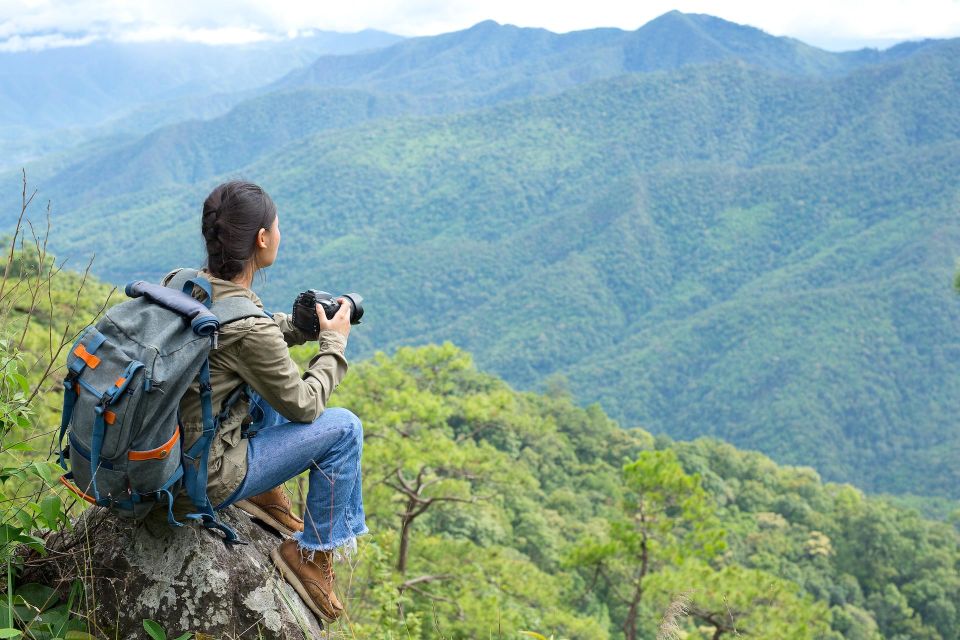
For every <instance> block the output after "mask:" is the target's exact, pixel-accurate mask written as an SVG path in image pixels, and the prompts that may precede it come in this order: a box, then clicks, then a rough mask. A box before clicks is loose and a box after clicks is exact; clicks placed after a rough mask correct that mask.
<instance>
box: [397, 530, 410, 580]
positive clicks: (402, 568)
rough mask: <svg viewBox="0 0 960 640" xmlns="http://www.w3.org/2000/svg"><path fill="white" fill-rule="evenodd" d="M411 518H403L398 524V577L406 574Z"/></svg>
mask: <svg viewBox="0 0 960 640" xmlns="http://www.w3.org/2000/svg"><path fill="white" fill-rule="evenodd" d="M411 524H413V518H404V519H403V521H402V522H401V524H400V552H399V554H398V557H397V571H399V572H400V575H405V574H406V573H407V551H408V549H409V548H410V525H411Z"/></svg>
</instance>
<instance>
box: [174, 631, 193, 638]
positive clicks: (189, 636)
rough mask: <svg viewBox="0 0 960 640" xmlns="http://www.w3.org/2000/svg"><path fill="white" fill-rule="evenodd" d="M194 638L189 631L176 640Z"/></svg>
mask: <svg viewBox="0 0 960 640" xmlns="http://www.w3.org/2000/svg"><path fill="white" fill-rule="evenodd" d="M192 637H193V634H192V633H190V632H189V631H187V632H186V633H185V634H183V635H182V636H177V637H176V638H174V640H190V638H192Z"/></svg>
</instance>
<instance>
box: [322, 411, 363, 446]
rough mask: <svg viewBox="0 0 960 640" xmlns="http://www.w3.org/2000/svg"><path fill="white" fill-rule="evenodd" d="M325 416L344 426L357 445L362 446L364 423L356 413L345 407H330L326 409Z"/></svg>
mask: <svg viewBox="0 0 960 640" xmlns="http://www.w3.org/2000/svg"><path fill="white" fill-rule="evenodd" d="M323 416H324V417H325V418H327V419H330V420H333V421H334V422H336V424H338V425H340V426H341V427H343V428H344V429H345V430H346V431H347V432H348V433H349V434H350V436H351V440H352V441H353V443H354V444H355V445H356V446H362V444H363V423H362V422H360V418H358V417H357V415H356V414H355V413H353V412H352V411H350V410H349V409H344V408H343V407H330V408H329V409H326V410H324V412H323Z"/></svg>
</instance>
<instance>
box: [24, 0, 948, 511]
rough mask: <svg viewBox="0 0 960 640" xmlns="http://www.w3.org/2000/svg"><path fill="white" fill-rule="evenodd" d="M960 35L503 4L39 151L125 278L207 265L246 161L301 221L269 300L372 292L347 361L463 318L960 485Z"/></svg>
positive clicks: (492, 354) (670, 398)
mask: <svg viewBox="0 0 960 640" xmlns="http://www.w3.org/2000/svg"><path fill="white" fill-rule="evenodd" d="M958 54H960V41H957V40H945V41H927V42H922V43H907V44H903V45H899V46H897V47H894V48H892V49H888V50H885V51H882V52H881V51H873V50H863V51H858V52H847V53H830V52H826V51H822V50H819V49H816V48H813V47H809V46H807V45H805V44H803V43H800V42H798V41H795V40H791V39H785V38H774V37H772V36H769V35H767V34H765V33H763V32H761V31H759V30H756V29H752V28H750V27H745V26H742V25H735V24H732V23H729V22H725V21H722V20H720V19H717V18H713V17H710V16H702V15H689V14H680V13H676V12H672V13H669V14H666V15H665V16H662V17H661V18H658V19H657V20H654V21H653V22H651V23H649V24H647V25H645V26H643V27H642V28H640V29H639V30H637V31H633V32H624V31H620V30H612V29H601V30H592V31H587V32H576V33H571V34H562V35H558V34H552V33H550V32H547V31H543V30H538V29H519V28H516V27H511V26H503V25H498V24H496V23H493V22H485V23H481V24H479V25H476V26H475V27H473V28H471V29H468V30H465V31H462V32H457V33H452V34H444V35H441V36H435V37H428V38H412V39H408V40H404V41H402V42H398V43H396V44H393V45H390V46H387V47H383V48H380V49H376V50H374V51H368V52H364V53H357V54H353V55H337V56H321V57H319V58H317V59H316V60H315V61H313V62H312V63H310V64H308V65H307V66H304V67H302V68H299V69H295V70H293V71H291V72H290V73H288V74H287V75H285V76H283V77H282V78H280V79H277V80H276V81H274V82H268V83H266V84H264V85H263V86H260V87H256V88H253V89H250V94H249V96H248V97H247V98H246V99H244V100H242V101H240V102H238V103H236V104H235V106H233V107H232V108H231V109H230V110H229V111H228V112H226V113H224V114H222V115H219V116H217V117H213V118H210V119H206V120H190V121H184V122H179V123H176V124H170V125H167V126H162V127H160V128H157V129H155V130H153V131H151V132H150V133H149V134H147V135H145V136H142V137H138V138H135V139H128V140H127V141H123V142H118V141H109V143H108V142H104V143H103V144H94V145H92V146H91V147H90V148H89V149H88V150H87V151H86V152H85V153H82V154H79V155H75V156H66V157H63V156H61V157H58V158H56V159H54V160H48V161H46V162H44V161H41V162H40V163H38V164H37V166H36V171H37V173H36V174H35V175H39V176H41V178H42V180H41V182H40V184H39V186H40V187H41V189H42V193H43V195H44V197H48V198H50V199H51V200H52V201H53V203H54V212H55V216H54V226H55V228H56V242H55V248H56V249H57V250H58V251H59V253H60V254H61V255H62V256H68V257H71V256H80V255H88V254H89V253H91V252H94V251H95V252H96V253H97V254H98V258H97V263H96V267H95V269H96V270H97V271H98V273H99V274H101V275H102V276H104V277H106V278H107V279H109V280H112V281H114V282H118V283H119V282H124V281H126V280H129V279H133V278H137V277H148V278H157V277H159V275H160V274H162V273H163V272H165V271H166V270H167V269H169V268H171V267H172V266H176V265H177V264H183V263H193V264H197V263H198V262H199V261H200V259H201V257H202V254H201V249H202V244H201V242H200V236H199V230H198V224H199V209H200V203H201V202H202V200H203V197H204V195H205V194H206V193H207V192H208V191H209V189H210V188H211V187H212V186H214V185H215V184H217V183H218V182H220V181H222V180H224V179H226V178H230V177H236V176H243V177H246V178H249V179H252V180H254V181H256V182H258V183H260V184H262V185H263V186H264V187H265V188H266V189H267V190H268V191H269V192H270V193H271V195H272V196H273V197H274V199H275V200H276V202H277V204H278V206H279V210H280V216H281V224H282V228H283V232H284V238H285V239H284V248H283V250H282V251H281V257H280V260H279V261H278V263H277V264H276V265H275V266H274V267H272V268H271V269H270V270H269V272H268V275H267V281H266V283H263V284H260V285H255V288H257V287H259V288H260V290H261V294H262V295H263V297H264V299H265V301H266V302H267V303H268V306H270V307H272V308H274V309H286V308H287V307H288V306H289V305H290V302H291V301H292V299H293V297H294V295H295V293H296V292H297V291H298V290H301V289H303V288H306V287H308V286H312V287H319V288H324V289H328V290H334V291H346V290H356V291H360V292H361V293H362V294H363V295H364V297H365V298H366V299H367V301H368V305H369V307H368V308H369V310H368V313H367V315H366V316H365V319H364V323H363V325H362V326H361V327H358V328H357V329H356V330H355V331H354V333H353V335H352V336H351V357H363V356H366V355H370V354H371V353H373V351H374V350H377V349H380V350H388V351H389V350H392V349H394V348H396V347H398V346H401V345H410V344H423V343H429V342H442V341H446V340H450V341H453V342H455V343H457V344H458V345H459V346H462V347H464V348H466V349H468V350H470V351H471V352H473V353H474V354H475V357H476V359H477V362H478V363H479V365H480V366H481V367H482V368H485V369H488V370H490V371H492V372H494V373H496V374H498V375H501V376H502V377H504V378H505V379H506V380H508V381H509V382H511V383H513V384H516V385H518V386H520V387H524V388H535V387H543V386H544V385H549V384H566V385H567V386H569V388H570V389H571V391H572V392H573V393H574V395H575V397H577V398H578V399H579V400H580V401H582V402H593V401H596V402H599V403H600V404H601V405H602V406H603V407H604V409H605V410H606V411H607V412H608V413H610V414H611V415H612V416H614V417H615V418H617V419H618V420H620V421H621V422H622V423H624V424H628V425H637V426H643V427H644V428H646V429H648V430H651V431H653V432H663V433H668V434H670V435H671V436H674V437H680V438H692V437H695V436H698V435H703V434H710V435H714V436H718V437H721V438H724V439H726V440H729V441H731V442H733V443H734V444H736V445H738V446H741V447H747V448H756V449H760V450H762V451H764V452H766V453H768V454H770V455H772V456H773V457H774V458H775V459H777V460H779V461H782V462H788V463H801V464H810V465H813V466H815V467H817V468H818V469H819V470H820V471H821V472H822V473H823V474H824V476H825V477H826V478H828V479H831V480H846V481H851V482H854V483H856V484H859V485H860V486H863V487H866V488H868V489H870V490H874V491H893V492H902V493H924V494H931V495H941V496H947V497H953V498H957V497H960V489H958V488H957V487H958V486H960V483H958V482H957V481H958V480H960V469H958V468H957V465H956V460H957V456H958V454H960V427H958V426H957V421H956V418H955V417H956V416H957V415H958V413H960V393H958V391H960V378H958V376H957V375H956V373H955V372H954V370H953V368H952V367H953V365H954V364H955V362H956V359H957V356H958V355H960V341H958V340H957V338H956V337H955V336H957V335H958V333H960V321H958V319H957V313H956V311H957V307H956V301H955V300H954V298H953V294H952V293H951V290H950V280H951V274H952V270H953V257H954V255H955V254H956V249H955V248H956V247H958V246H960V226H958V225H957V223H956V218H957V215H956V214H957V209H958V205H960V189H958V185H957V183H956V180H955V175H956V171H957V169H958V168H960V115H958V113H957V110H956V108H955V105H956V104H957V98H958V97H960V55H958ZM13 179H14V178H13V177H12V176H10V177H8V179H7V183H8V184H14V182H13ZM191 238H192V239H193V240H190V239H191Z"/></svg>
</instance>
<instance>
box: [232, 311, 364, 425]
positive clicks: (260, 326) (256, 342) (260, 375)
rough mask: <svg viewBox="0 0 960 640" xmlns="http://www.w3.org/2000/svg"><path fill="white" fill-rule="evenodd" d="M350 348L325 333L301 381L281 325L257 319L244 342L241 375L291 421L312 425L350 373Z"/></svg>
mask: <svg viewBox="0 0 960 640" xmlns="http://www.w3.org/2000/svg"><path fill="white" fill-rule="evenodd" d="M346 346H347V340H346V338H344V337H343V336H342V335H340V334H339V333H337V332H335V331H321V332H320V336H319V347H320V349H319V353H317V355H315V356H314V357H313V359H311V360H310V365H309V366H308V367H307V370H306V371H304V372H303V376H302V377H301V376H300V370H299V369H298V368H297V363H295V362H294V361H293V359H292V358H291V357H290V352H289V351H288V350H287V343H286V340H285V336H284V334H283V332H282V331H281V327H280V325H278V324H277V323H275V322H272V321H270V320H267V319H265V318H264V319H257V321H256V323H255V325H254V327H253V329H252V330H251V331H249V332H248V333H247V334H246V335H245V336H244V337H243V339H242V342H241V345H240V358H239V359H240V362H239V363H238V371H237V373H238V374H239V375H240V377H241V378H243V379H244V381H246V382H247V384H249V385H250V386H251V387H253V389H254V390H255V391H256V392H257V393H259V394H260V395H261V396H262V397H263V398H264V399H265V400H266V401H267V402H268V403H269V404H270V406H272V407H273V408H274V409H276V410H277V412H278V413H280V415H282V416H283V417H285V418H286V419H287V420H291V421H293V422H312V421H313V420H315V419H316V418H317V417H318V416H319V415H320V414H321V413H323V410H324V409H325V408H326V406H327V402H328V401H329V400H330V395H331V394H332V393H333V390H334V389H335V388H336V387H337V385H338V384H340V381H341V380H343V377H344V376H345V375H346V373H347V359H346V358H345V357H344V350H345V349H346Z"/></svg>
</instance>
